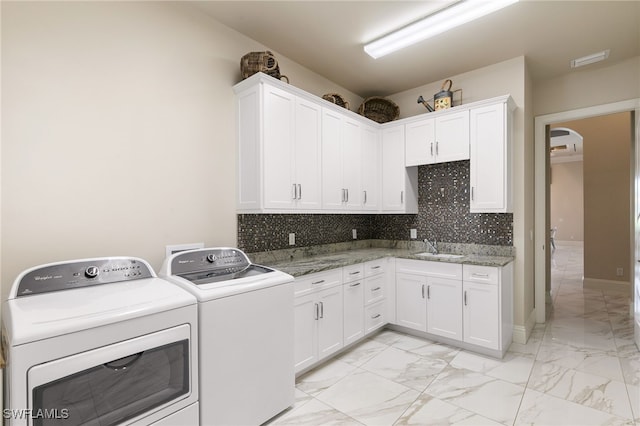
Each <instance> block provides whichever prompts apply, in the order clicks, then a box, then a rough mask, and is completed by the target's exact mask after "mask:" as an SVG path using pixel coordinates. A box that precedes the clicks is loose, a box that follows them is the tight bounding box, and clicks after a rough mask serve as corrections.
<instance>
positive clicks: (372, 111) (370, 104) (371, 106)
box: [358, 96, 400, 123]
mask: <svg viewBox="0 0 640 426" xmlns="http://www.w3.org/2000/svg"><path fill="white" fill-rule="evenodd" d="M358 114H360V115H364V116H365V117H367V118H369V119H371V120H373V121H376V122H378V123H386V122H389V121H393V120H397V119H398V117H400V108H399V107H398V105H396V104H395V102H393V101H390V100H389V99H385V98H381V97H377V96H374V97H371V98H367V99H365V100H364V102H362V104H361V105H360V108H358Z"/></svg>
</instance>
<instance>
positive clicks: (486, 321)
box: [463, 263, 513, 353]
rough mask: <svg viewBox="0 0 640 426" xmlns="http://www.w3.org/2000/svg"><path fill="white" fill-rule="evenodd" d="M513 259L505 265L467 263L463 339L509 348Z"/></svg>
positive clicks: (497, 348)
mask: <svg viewBox="0 0 640 426" xmlns="http://www.w3.org/2000/svg"><path fill="white" fill-rule="evenodd" d="M512 300H513V263H510V264H508V265H506V266H504V267H502V268H497V267H492V266H475V265H464V268H463V303H464V308H463V330H464V341H465V342H468V343H471V344H474V345H478V346H483V347H486V348H489V349H495V350H499V351H502V352H503V353H504V352H505V351H506V350H507V349H509V345H510V344H511V340H512V338H513V303H512Z"/></svg>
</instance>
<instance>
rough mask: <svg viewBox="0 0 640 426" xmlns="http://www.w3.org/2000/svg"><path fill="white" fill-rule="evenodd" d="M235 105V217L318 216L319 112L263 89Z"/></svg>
mask: <svg viewBox="0 0 640 426" xmlns="http://www.w3.org/2000/svg"><path fill="white" fill-rule="evenodd" d="M237 103H238V105H237V106H238V111H237V112H238V165H239V166H238V168H239V170H238V177H239V178H238V192H237V206H238V211H240V212H245V211H253V212H255V211H264V212H269V211H297V210H319V209H320V208H321V207H322V205H321V169H320V161H318V159H319V158H320V155H321V153H320V149H321V130H322V129H321V123H322V122H321V110H322V109H321V106H320V105H318V104H315V103H313V102H309V101H308V100H306V99H303V98H300V97H297V96H296V95H294V94H292V93H290V92H288V91H286V90H283V89H281V88H278V87H275V86H272V85H269V84H266V83H261V84H258V85H253V86H251V87H249V88H248V89H247V90H244V91H242V92H239V93H238V97H237Z"/></svg>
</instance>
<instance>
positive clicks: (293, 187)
mask: <svg viewBox="0 0 640 426" xmlns="http://www.w3.org/2000/svg"><path fill="white" fill-rule="evenodd" d="M291 199H292V200H297V199H298V190H297V188H296V184H295V183H294V184H292V185H291Z"/></svg>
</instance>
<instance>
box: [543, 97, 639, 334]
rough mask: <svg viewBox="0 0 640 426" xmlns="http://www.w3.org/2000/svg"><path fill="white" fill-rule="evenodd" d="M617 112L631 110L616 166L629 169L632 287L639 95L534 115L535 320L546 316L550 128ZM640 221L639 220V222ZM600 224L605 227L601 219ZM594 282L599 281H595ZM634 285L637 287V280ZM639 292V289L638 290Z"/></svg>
mask: <svg viewBox="0 0 640 426" xmlns="http://www.w3.org/2000/svg"><path fill="white" fill-rule="evenodd" d="M620 112H627V113H629V112H630V113H631V123H632V124H631V126H633V130H632V128H631V126H630V127H629V132H630V133H631V135H632V136H631V137H632V141H631V156H630V160H629V161H628V164H623V165H619V167H625V168H627V169H628V170H629V171H630V172H631V173H630V179H629V184H628V185H627V188H628V189H627V191H628V195H629V199H630V202H629V205H628V210H627V213H628V221H626V223H625V224H623V226H626V229H627V233H628V234H630V238H629V241H628V242H626V243H623V244H625V245H626V246H627V247H626V248H627V249H628V253H629V255H628V258H627V259H625V261H624V266H623V271H624V270H625V269H626V270H627V271H628V273H629V274H630V279H629V282H630V283H631V287H632V288H633V287H634V281H635V279H634V278H635V275H636V274H634V273H633V271H634V267H635V264H636V262H635V261H634V259H635V258H636V253H635V252H636V249H635V242H636V241H640V237H639V235H640V226H638V227H637V228H638V229H639V230H638V231H637V234H638V235H635V234H634V233H633V230H634V228H635V227H636V219H638V220H640V216H639V215H638V213H640V207H638V201H639V198H640V197H638V191H639V189H638V187H639V186H640V185H638V184H637V183H636V182H638V180H639V179H637V178H636V173H637V172H638V167H636V164H637V161H638V160H637V159H636V157H637V156H636V141H637V140H639V139H640V126H639V125H638V117H639V116H640V114H639V112H640V99H633V100H629V101H623V102H616V103H612V104H605V105H600V106H595V107H589V108H583V109H578V110H572V111H566V112H561V113H556V114H549V115H544V116H539V117H536V119H535V161H536V166H535V199H536V203H535V226H536V231H535V310H536V312H535V313H536V322H538V323H543V322H545V317H546V306H545V304H546V301H547V300H548V298H549V296H550V291H549V290H550V288H549V287H550V286H549V285H550V259H551V246H550V242H551V235H550V230H551V228H552V226H551V220H550V209H549V205H550V195H549V192H550V191H549V189H548V188H549V184H550V180H551V177H552V176H551V173H550V165H549V163H550V156H549V150H550V139H551V137H550V136H551V135H550V132H551V128H552V127H553V126H554V125H556V126H557V125H558V123H566V122H571V121H574V120H582V119H587V118H593V117H599V116H605V115H610V114H616V113H620ZM638 223H640V221H639V222H638ZM601 225H603V226H600V228H603V227H604V225H605V224H604V223H602V224H601ZM596 284H598V283H597V282H596ZM635 286H636V287H638V288H640V287H639V285H638V284H635ZM637 294H640V290H638V291H637ZM629 295H630V298H631V300H632V301H633V300H634V292H633V291H632V290H629ZM635 299H636V304H638V300H637V299H638V298H637V297H636V298H635ZM636 311H637V314H636V321H637V322H638V323H639V324H640V319H639V315H638V314H640V310H636Z"/></svg>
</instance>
